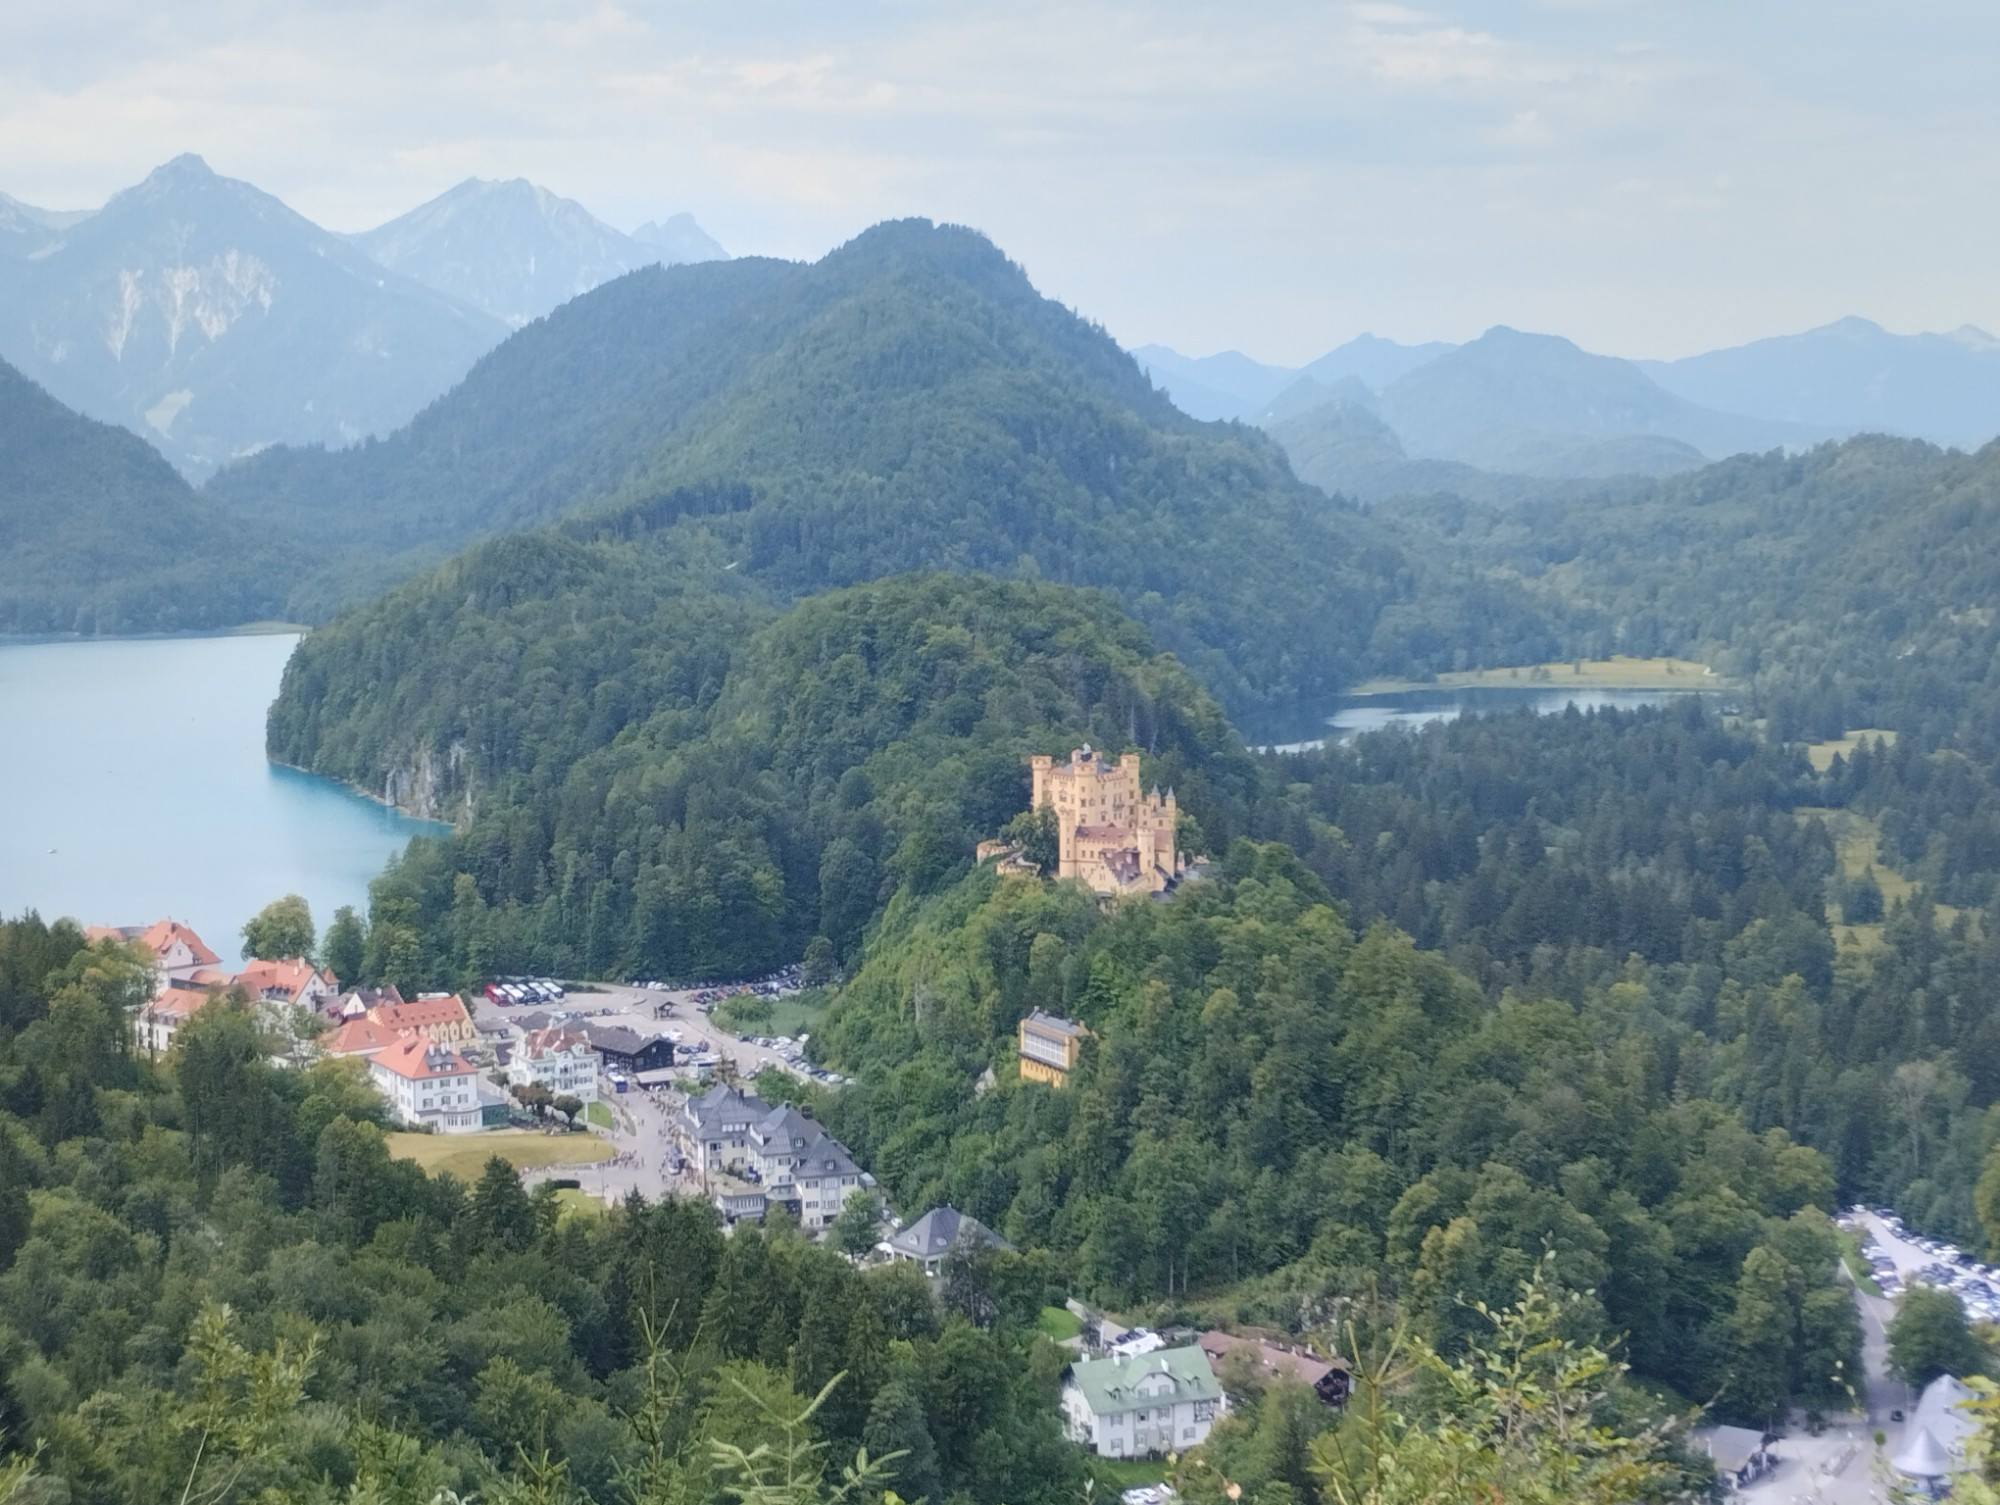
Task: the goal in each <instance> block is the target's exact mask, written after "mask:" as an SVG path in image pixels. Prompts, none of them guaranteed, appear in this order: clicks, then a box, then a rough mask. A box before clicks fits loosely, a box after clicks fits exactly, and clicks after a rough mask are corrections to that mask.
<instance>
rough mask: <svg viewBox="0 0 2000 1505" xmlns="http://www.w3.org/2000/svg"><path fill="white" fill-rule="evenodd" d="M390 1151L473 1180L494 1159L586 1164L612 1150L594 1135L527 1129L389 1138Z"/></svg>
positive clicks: (530, 1164) (527, 1165) (525, 1166)
mask: <svg viewBox="0 0 2000 1505" xmlns="http://www.w3.org/2000/svg"><path fill="white" fill-rule="evenodd" d="M388 1140H389V1153H390V1154H391V1155H394V1156H395V1157H396V1158H397V1159H398V1160H414V1161H415V1162H416V1163H417V1164H418V1165H421V1166H422V1167H423V1168H424V1169H425V1170H427V1171H429V1172H430V1173H431V1174H432V1175H436V1174H437V1173H438V1172H439V1171H450V1172H451V1173H452V1174H453V1175H454V1176H456V1177H458V1178H459V1180H461V1181H476V1180H478V1179H479V1173H480V1172H481V1171H482V1170H484V1169H485V1168H486V1162H487V1161H489V1160H491V1159H492V1158H493V1157H494V1156H495V1155H498V1156H499V1157H500V1158H501V1159H502V1160H505V1161H506V1162H507V1163H508V1164H510V1165H512V1166H513V1167H514V1168H515V1169H516V1170H531V1169H533V1168H535V1167H537V1166H543V1165H588V1164H591V1163H594V1162H596V1161H599V1160H608V1159H610V1158H611V1146H610V1145H608V1144H606V1143H605V1142H604V1141H603V1140H601V1139H599V1138H597V1136H596V1135H594V1134H537V1133H535V1132H534V1131H532V1130H529V1129H496V1130H494V1131H493V1132H491V1133H488V1134H391V1135H389V1136H388Z"/></svg>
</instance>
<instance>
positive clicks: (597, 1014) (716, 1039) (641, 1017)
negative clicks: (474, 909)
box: [475, 983, 839, 1086]
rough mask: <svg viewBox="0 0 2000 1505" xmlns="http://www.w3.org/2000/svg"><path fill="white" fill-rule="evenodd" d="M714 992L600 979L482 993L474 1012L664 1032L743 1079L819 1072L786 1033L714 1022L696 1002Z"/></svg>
mask: <svg viewBox="0 0 2000 1505" xmlns="http://www.w3.org/2000/svg"><path fill="white" fill-rule="evenodd" d="M709 991H711V990H708V989H701V988H660V987H643V986H638V985H631V984H623V983H596V984H590V985H588V986H587V988H586V987H582V986H580V987H577V988H573V989H571V990H569V991H568V992H567V993H566V994H565V996H564V997H562V998H560V999H557V1000H553V1001H547V1002H538V1001H525V1002H522V1003H512V1002H509V1003H495V1002H494V1001H493V1000H492V999H490V998H483V997H482V998H480V999H479V1001H478V1005H477V1009H476V1011H475V1012H476V1014H477V1016H478V1017H480V1018H497V1019H502V1020H510V1019H518V1018H520V1017H521V1016H522V1015H524V1014H532V1013H545V1014H550V1015H555V1014H562V1015H565V1016H567V1017H569V1018H572V1019H580V1020H587V1021H588V1022H590V1023H592V1024H603V1025H607V1026H612V1027H617V1026H623V1027H624V1028H626V1029H629V1030H631V1031H633V1032H634V1033H635V1034H638V1035H641V1036H646V1037H651V1036H654V1035H658V1034H661V1033H663V1032H664V1033H666V1034H667V1035H669V1036H670V1037H673V1038H674V1043H675V1044H676V1045H677V1046H678V1047H679V1048H680V1050H681V1051H682V1052H689V1053H692V1054H693V1055H694V1056H695V1058H696V1060H697V1061H699V1060H701V1059H702V1058H704V1057H706V1056H712V1057H714V1059H715V1060H716V1061H717V1062H718V1063H719V1062H724V1061H727V1062H730V1063H732V1064H733V1066H734V1069H735V1070H736V1072H737V1073H738V1074H739V1075H741V1076H744V1077H754V1076H755V1075H756V1074H757V1073H758V1072H760V1071H763V1070H765V1069H766V1068H767V1067H772V1068H776V1069H777V1070H779V1071H784V1072H788V1073H790V1074H791V1075H793V1076H800V1077H808V1076H813V1075H815V1073H814V1072H813V1068H812V1066H811V1063H810V1062H808V1061H806V1059H805V1055H804V1051H803V1049H802V1048H801V1047H800V1046H799V1045H798V1042H796V1041H793V1040H789V1039H785V1038H782V1037H779V1038H772V1037H764V1038H761V1039H759V1038H749V1039H744V1038H740V1037H738V1036H736V1035H733V1034H731V1033H730V1032H729V1031H727V1030H725V1029H722V1028H720V1027H719V1026H717V1025H715V1024H713V1023H712V1022H711V1021H710V1018H709V1016H708V1015H707V1014H705V1013H703V1012H701V1010H700V1008H699V1007H698V1002H697V1000H699V999H700V998H701V996H702V994H703V993H705V992H709ZM818 1079H819V1080H821V1081H822V1082H823V1083H824V1084H825V1085H827V1086H838V1085H839V1079H838V1078H832V1077H830V1076H821V1077H819V1078H818Z"/></svg>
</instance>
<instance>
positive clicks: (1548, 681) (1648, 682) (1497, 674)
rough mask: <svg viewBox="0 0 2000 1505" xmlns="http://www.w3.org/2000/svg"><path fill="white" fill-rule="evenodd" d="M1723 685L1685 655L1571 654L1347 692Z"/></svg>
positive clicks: (1726, 684)
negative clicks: (1569, 658)
mask: <svg viewBox="0 0 2000 1505" xmlns="http://www.w3.org/2000/svg"><path fill="white" fill-rule="evenodd" d="M1544 686H1547V687H1549V688H1552V689H1559V690H1560V689H1592V690H1727V689H1731V688H1733V682H1732V681H1730V680H1727V679H1724V678H1723V677H1722V676H1721V675H1719V674H1717V673H1716V672H1715V671H1714V670H1713V669H1711V668H1709V667H1708V665H1706V664H1697V663H1696V662H1694V660H1692V659H1686V658H1627V657H1625V656H1624V655H1623V654H1619V655H1616V656H1614V657H1612V658H1586V659H1575V660H1572V661H1570V662H1568V663H1561V664H1522V665H1520V666H1518V667H1515V668H1508V669H1466V670H1464V671H1462V672H1459V673H1453V674H1440V675H1439V676H1438V677H1437V678H1436V679H1434V680H1431V681H1428V682H1424V681H1419V680H1413V679H1371V680H1368V681H1367V682H1366V683H1364V684H1358V685H1356V686H1355V687H1354V689H1353V690H1352V691H1351V692H1350V693H1352V694H1355V695H1394V694H1397V693H1399V692H1402V691H1408V690H1491V689H1503V690H1533V689H1539V688H1542V687H1544Z"/></svg>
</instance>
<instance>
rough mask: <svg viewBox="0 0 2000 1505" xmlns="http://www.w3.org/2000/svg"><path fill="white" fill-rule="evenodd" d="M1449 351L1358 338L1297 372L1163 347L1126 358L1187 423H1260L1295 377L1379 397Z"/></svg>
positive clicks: (1234, 354)
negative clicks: (1349, 382) (1351, 386)
mask: <svg viewBox="0 0 2000 1505" xmlns="http://www.w3.org/2000/svg"><path fill="white" fill-rule="evenodd" d="M1451 348H1452V347H1451V346H1450V345H1445V344H1440V343H1435V342H1433V343H1431V344H1428V345H1399V344H1397V343H1396V342H1395V341H1394V340H1385V339H1382V338H1380V337H1379V336H1376V335H1372V334H1364V335H1359V336H1357V337H1356V338H1354V339H1352V340H1349V341H1348V342H1347V343H1346V344H1345V345H1342V346H1340V347H1339V348H1338V349H1335V350H1330V351H1328V352H1327V353H1326V354H1325V355H1323V356H1321V357H1320V358H1319V359H1318V360H1316V361H1313V362H1311V363H1310V364H1308V365H1306V366H1302V367H1293V366H1267V365H1265V364H1264V363H1263V362H1262V361H1254V360H1252V359H1250V357H1249V356H1247V355H1244V354H1243V353H1242V352H1241V351H1237V350H1225V351H1223V352H1222V353H1221V354H1219V355H1205V356H1200V357H1194V356H1186V355H1182V354H1181V353H1180V352H1179V351H1176V350H1170V349H1168V348H1167V347H1166V346H1165V345H1141V346H1139V347H1138V348H1137V349H1135V350H1134V351H1133V352H1132V358H1133V359H1134V360H1136V361H1138V363H1139V367H1140V369H1141V370H1143V371H1144V372H1145V373H1146V374H1147V375H1148V376H1150V377H1152V379H1153V380H1154V381H1155V382H1157V383H1158V384H1159V385H1160V387H1161V388H1162V390H1164V391H1165V392H1166V394H1167V396H1169V397H1171V398H1172V399H1173V401H1174V406H1175V407H1177V408H1179V409H1180V410H1181V411H1182V412H1183V413H1186V414H1187V415H1188V416H1189V417H1190V418H1200V419H1203V420H1205V421H1211V422H1212V421H1214V420H1216V419H1227V418H1242V419H1245V420H1253V421H1256V422H1262V421H1263V420H1262V419H1261V418H1259V417H1257V415H1258V414H1259V412H1260V411H1262V410H1263V409H1265V408H1268V407H1269V406H1270V405H1271V403H1273V402H1274V401H1275V400H1276V399H1277V398H1278V396H1279V395H1280V394H1281V393H1283V392H1285V391H1287V390H1288V389H1290V388H1292V387H1293V386H1294V385H1295V384H1296V383H1297V382H1298V380H1299V378H1301V377H1309V378H1311V379H1313V380H1314V381H1316V382H1318V383H1320V384H1321V385H1323V386H1328V387H1331V386H1334V385H1335V384H1337V383H1339V382H1340V381H1342V380H1344V379H1346V378H1349V377H1352V378H1355V379H1357V380H1359V381H1360V382H1361V383H1362V384H1363V385H1364V386H1366V387H1367V388H1368V389H1369V390H1370V391H1375V392H1379V391H1381V389H1382V388H1383V387H1384V386H1386V385H1387V384H1388V383H1389V382H1392V381H1394V380H1395V379H1396V378H1397V377H1399V376H1402V375H1403V374H1405V373H1406V372H1409V371H1413V370H1415V369H1416V368H1417V367H1418V366H1421V365H1423V364H1424V363H1425V362H1426V361H1430V360H1435V359H1436V358H1437V357H1438V356H1440V355H1442V354H1444V353H1445V352H1446V351H1447V350H1450V349H1451Z"/></svg>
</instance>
